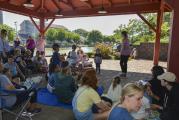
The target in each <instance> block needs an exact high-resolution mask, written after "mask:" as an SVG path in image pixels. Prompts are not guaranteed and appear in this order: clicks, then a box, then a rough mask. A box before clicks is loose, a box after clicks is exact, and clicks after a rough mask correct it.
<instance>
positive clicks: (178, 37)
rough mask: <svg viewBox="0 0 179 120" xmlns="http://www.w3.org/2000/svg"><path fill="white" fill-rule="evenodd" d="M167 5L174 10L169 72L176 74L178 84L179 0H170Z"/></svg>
mask: <svg viewBox="0 0 179 120" xmlns="http://www.w3.org/2000/svg"><path fill="white" fill-rule="evenodd" d="M167 3H169V4H170V5H171V6H172V8H173V12H172V15H173V19H172V21H171V23H172V27H171V37H170V42H169V51H168V71H170V72H173V73H175V75H176V76H177V82H179V62H178V61H179V34H178V31H179V22H178V21H179V15H178V14H179V7H178V5H179V0H168V1H167Z"/></svg>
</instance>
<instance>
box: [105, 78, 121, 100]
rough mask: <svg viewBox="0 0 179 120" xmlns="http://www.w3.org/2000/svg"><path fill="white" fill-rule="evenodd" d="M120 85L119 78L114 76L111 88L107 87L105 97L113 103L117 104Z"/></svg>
mask: <svg viewBox="0 0 179 120" xmlns="http://www.w3.org/2000/svg"><path fill="white" fill-rule="evenodd" d="M120 83H121V79H120V77H118V76H116V77H115V78H114V79H113V81H112V84H111V86H110V87H109V90H108V93H107V97H108V98H110V99H111V100H112V101H113V103H115V102H118V101H119V98H120V96H121V91H122V86H121V84H120Z"/></svg>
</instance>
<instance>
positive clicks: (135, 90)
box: [108, 83, 143, 120]
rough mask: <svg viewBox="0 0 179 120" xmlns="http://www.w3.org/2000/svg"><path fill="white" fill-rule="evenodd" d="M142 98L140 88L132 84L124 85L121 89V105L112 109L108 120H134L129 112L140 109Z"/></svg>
mask: <svg viewBox="0 0 179 120" xmlns="http://www.w3.org/2000/svg"><path fill="white" fill-rule="evenodd" d="M142 97H143V89H142V88H140V87H139V86H137V85H136V84H134V83H129V84H127V85H125V86H124V87H123V89H122V94H121V103H120V104H117V105H116V106H114V107H113V109H112V110H111V112H110V114H109V117H108V120H134V118H133V117H132V116H131V115H130V112H132V111H138V110H139V109H140V107H141V105H142V102H141V100H142Z"/></svg>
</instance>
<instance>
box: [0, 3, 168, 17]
mask: <svg viewBox="0 0 179 120" xmlns="http://www.w3.org/2000/svg"><path fill="white" fill-rule="evenodd" d="M27 1H28V0H0V9H1V10H4V11H9V12H13V13H17V14H21V15H26V16H31V17H35V18H48V19H50V18H71V17H83V16H106V15H120V14H136V13H153V12H157V11H158V10H160V6H161V0H31V2H32V4H33V5H34V7H33V8H27V7H24V3H26V2H27ZM102 6H103V7H104V9H105V10H106V11H107V13H106V14H99V13H98V11H99V10H100V8H101V7H102ZM170 10H171V8H170V7H169V6H167V5H165V11H170ZM58 11H60V12H61V14H63V16H60V17H59V16H56V14H57V13H58Z"/></svg>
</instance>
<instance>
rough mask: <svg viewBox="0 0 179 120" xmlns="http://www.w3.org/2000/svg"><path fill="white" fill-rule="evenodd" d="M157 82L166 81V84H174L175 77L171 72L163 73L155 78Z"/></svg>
mask: <svg viewBox="0 0 179 120" xmlns="http://www.w3.org/2000/svg"><path fill="white" fill-rule="evenodd" d="M157 78H158V79H159V80H166V81H168V82H175V81H176V76H175V74H174V73H172V72H165V73H163V74H162V75H159V76H157Z"/></svg>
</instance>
